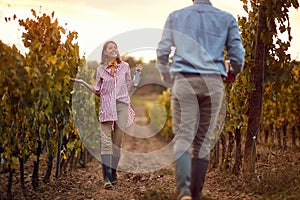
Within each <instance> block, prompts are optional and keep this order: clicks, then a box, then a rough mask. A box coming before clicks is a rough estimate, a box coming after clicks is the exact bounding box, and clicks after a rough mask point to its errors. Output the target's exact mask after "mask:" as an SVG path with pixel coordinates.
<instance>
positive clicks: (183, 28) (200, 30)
mask: <svg viewBox="0 0 300 200" xmlns="http://www.w3.org/2000/svg"><path fill="white" fill-rule="evenodd" d="M171 47H175V53H174V54H173V59H172V64H171V68H170V67H169V58H170V54H171V56H172V51H171ZM224 47H226V50H227V54H228V57H229V59H230V64H231V67H232V70H233V71H232V72H233V73H234V74H237V73H239V72H240V71H241V70H242V67H243V64H244V54H245V50H244V48H243V46H242V42H241V39H240V33H239V28H238V25H237V21H236V19H235V18H234V17H233V15H231V14H230V13H228V12H224V11H222V10H219V9H217V8H215V7H213V6H212V4H211V3H210V1H209V0H195V2H194V4H193V5H192V6H189V7H186V8H183V9H180V10H177V11H174V12H173V13H171V14H170V15H169V17H168V19H167V21H166V24H165V27H164V31H163V34H162V39H161V41H160V42H159V44H158V49H157V67H158V69H159V70H160V72H161V73H166V72H169V70H170V72H171V73H176V72H186V73H200V74H220V75H223V76H225V77H226V76H227V73H226V69H225V64H224Z"/></svg>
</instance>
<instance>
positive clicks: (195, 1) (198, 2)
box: [194, 0, 212, 5]
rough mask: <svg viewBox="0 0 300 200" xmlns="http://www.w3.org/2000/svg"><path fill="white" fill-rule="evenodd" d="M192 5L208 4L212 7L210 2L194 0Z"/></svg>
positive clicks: (208, 0)
mask: <svg viewBox="0 0 300 200" xmlns="http://www.w3.org/2000/svg"><path fill="white" fill-rule="evenodd" d="M194 4H208V5H212V4H211V2H210V0H194Z"/></svg>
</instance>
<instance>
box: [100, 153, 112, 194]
mask: <svg viewBox="0 0 300 200" xmlns="http://www.w3.org/2000/svg"><path fill="white" fill-rule="evenodd" d="M101 161H102V174H103V179H104V188H105V189H111V188H112V183H111V181H112V171H111V168H110V161H111V155H110V154H105V155H101Z"/></svg>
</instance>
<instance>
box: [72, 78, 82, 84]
mask: <svg viewBox="0 0 300 200" xmlns="http://www.w3.org/2000/svg"><path fill="white" fill-rule="evenodd" d="M70 81H73V82H76V83H80V84H83V82H84V81H83V80H82V79H76V78H70Z"/></svg>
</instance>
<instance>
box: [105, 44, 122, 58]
mask: <svg viewBox="0 0 300 200" xmlns="http://www.w3.org/2000/svg"><path fill="white" fill-rule="evenodd" d="M104 54H105V55H106V56H107V58H108V60H113V59H116V58H117V57H118V54H119V52H118V47H117V45H115V44H114V43H112V42H110V43H108V45H107V47H106V49H105V50H104Z"/></svg>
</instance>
